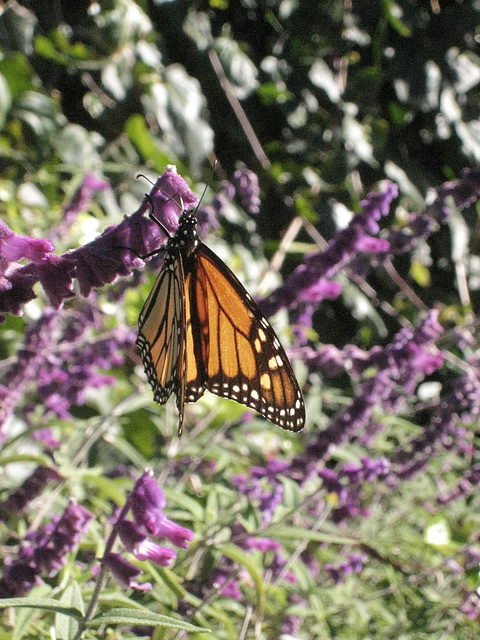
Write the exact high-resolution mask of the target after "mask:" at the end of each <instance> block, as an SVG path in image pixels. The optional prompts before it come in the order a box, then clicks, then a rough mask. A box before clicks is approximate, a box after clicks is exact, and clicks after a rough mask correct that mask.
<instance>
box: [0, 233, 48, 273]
mask: <svg viewBox="0 0 480 640" xmlns="http://www.w3.org/2000/svg"><path fill="white" fill-rule="evenodd" d="M54 249H55V247H54V246H53V244H52V243H51V242H50V240H43V239H41V238H28V237H27V236H18V235H17V234H16V233H14V232H13V231H12V230H11V229H9V228H8V226H7V225H6V224H5V223H4V222H2V221H1V220H0V273H5V271H6V268H7V266H8V262H18V260H21V259H22V258H26V259H27V260H31V261H32V262H41V261H42V260H44V259H45V258H46V257H47V256H48V254H50V253H51V252H52V251H53V250H54Z"/></svg>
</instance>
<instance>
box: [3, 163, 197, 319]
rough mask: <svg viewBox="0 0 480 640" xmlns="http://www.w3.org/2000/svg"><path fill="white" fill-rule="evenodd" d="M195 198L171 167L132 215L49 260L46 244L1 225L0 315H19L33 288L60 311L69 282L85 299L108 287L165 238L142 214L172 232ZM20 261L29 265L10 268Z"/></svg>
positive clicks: (69, 289) (49, 248)
mask: <svg viewBox="0 0 480 640" xmlns="http://www.w3.org/2000/svg"><path fill="white" fill-rule="evenodd" d="M196 202H197V198H196V196H195V195H194V194H193V193H192V192H191V191H190V189H189V188H188V186H187V184H186V182H185V181H184V180H183V178H181V177H180V176H179V175H177V173H176V172H175V170H174V169H172V168H168V169H167V171H166V172H165V173H164V174H163V175H162V176H160V177H159V178H158V180H157V182H156V183H155V185H154V187H153V188H152V191H151V193H150V195H149V196H148V197H147V198H145V199H144V201H143V202H142V204H141V206H140V208H139V209H138V211H137V212H136V213H134V214H133V215H131V216H129V217H125V219H124V220H123V222H121V223H120V224H119V225H117V226H114V227H109V228H108V229H106V230H105V231H104V232H103V234H102V235H101V236H99V237H98V238H96V239H95V240H94V241H93V242H90V243H89V244H87V245H85V246H83V247H80V248H79V249H75V250H73V251H70V252H69V253H67V254H65V255H64V256H50V254H51V252H52V251H53V248H54V247H53V245H52V243H51V242H50V241H49V240H36V239H33V238H24V237H21V236H16V234H14V233H13V231H11V230H10V229H9V228H8V227H7V226H6V225H5V224H4V223H2V225H1V226H0V276H2V277H1V278H0V313H1V312H4V313H10V314H15V315H19V314H20V312H21V309H22V306H23V305H24V304H25V302H28V301H29V300H32V299H33V298H34V297H35V294H34V292H33V285H34V284H35V283H36V282H37V281H38V280H40V281H41V282H42V284H44V285H45V291H46V293H47V295H48V296H49V299H50V302H51V304H52V306H54V307H55V308H60V306H61V304H62V302H63V300H65V299H66V298H69V297H72V295H73V294H72V279H73V277H76V278H77V280H78V285H79V289H80V293H81V294H82V295H83V296H88V294H89V293H90V291H91V290H92V289H94V288H100V287H102V286H104V285H105V284H111V283H112V282H113V281H114V280H115V279H116V278H117V277H118V276H127V275H130V273H131V269H132V268H133V267H134V266H139V265H140V264H141V263H140V261H139V259H138V257H137V256H139V255H140V256H141V255H147V254H148V253H150V252H151V251H152V250H155V249H157V248H158V246H159V244H160V241H161V239H162V238H163V239H164V234H163V233H162V231H161V230H160V228H159V226H158V225H157V224H155V222H153V221H152V220H148V219H147V218H145V216H144V213H145V212H146V211H151V213H152V214H153V215H154V216H155V218H157V220H159V221H160V222H161V223H162V224H164V226H165V227H166V228H167V230H168V231H170V232H173V231H174V230H175V229H176V227H177V223H178V218H179V216H180V213H181V211H182V207H187V208H189V207H192V206H194V205H195V204H196ZM49 256H50V257H49ZM22 257H25V258H27V259H29V260H31V262H30V263H29V264H27V265H25V266H21V267H17V268H15V269H13V266H12V265H13V261H16V260H19V259H20V258H22Z"/></svg>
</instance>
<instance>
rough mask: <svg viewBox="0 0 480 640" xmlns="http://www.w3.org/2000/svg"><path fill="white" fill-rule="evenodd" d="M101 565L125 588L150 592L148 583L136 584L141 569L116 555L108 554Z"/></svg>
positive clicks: (150, 587) (150, 586)
mask: <svg viewBox="0 0 480 640" xmlns="http://www.w3.org/2000/svg"><path fill="white" fill-rule="evenodd" d="M103 564H104V565H105V566H106V567H108V568H109V569H110V571H111V572H112V573H113V575H114V576H115V578H116V579H117V580H118V582H119V583H120V584H121V585H123V586H124V587H126V588H129V589H136V590H137V591H150V590H151V589H152V585H151V584H150V583H149V582H137V581H136V580H135V579H134V578H137V577H138V576H139V575H140V574H141V573H142V571H141V569H139V568H138V567H136V566H135V565H134V564H132V563H131V562H129V561H128V560H125V558H123V557H122V556H121V555H119V554H118V553H109V554H108V555H106V556H104V558H103Z"/></svg>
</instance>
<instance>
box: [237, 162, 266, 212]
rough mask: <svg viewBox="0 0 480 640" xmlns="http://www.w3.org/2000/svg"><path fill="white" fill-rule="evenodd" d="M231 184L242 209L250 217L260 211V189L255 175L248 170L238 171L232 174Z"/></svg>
mask: <svg viewBox="0 0 480 640" xmlns="http://www.w3.org/2000/svg"><path fill="white" fill-rule="evenodd" d="M233 184H234V185H235V188H236V190H237V193H238V195H239V196H240V199H241V202H242V207H243V208H244V209H245V211H248V213H250V214H251V215H256V214H257V213H258V212H259V211H260V188H259V186H258V177H257V174H255V173H253V171H250V170H249V169H238V170H237V171H235V173H234V174H233Z"/></svg>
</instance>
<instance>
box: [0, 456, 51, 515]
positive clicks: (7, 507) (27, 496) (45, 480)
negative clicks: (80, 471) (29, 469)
mask: <svg viewBox="0 0 480 640" xmlns="http://www.w3.org/2000/svg"><path fill="white" fill-rule="evenodd" d="M59 480H60V476H59V475H58V473H57V472H56V471H55V470H54V469H52V468H51V467H42V466H40V467H37V468H36V469H35V471H34V472H33V473H32V475H31V476H29V477H28V478H27V479H26V480H25V481H24V482H23V484H22V485H21V486H20V487H19V488H18V489H16V490H15V491H13V492H12V493H11V494H10V495H9V496H8V498H7V499H6V500H3V501H2V502H0V518H1V519H2V520H3V519H6V518H7V517H9V516H16V517H18V516H20V515H21V514H23V513H25V511H26V510H27V508H28V505H29V504H30V502H31V501H32V500H34V499H35V498H37V497H38V496H39V495H40V494H41V493H42V491H43V490H44V489H45V487H46V486H47V485H48V484H50V483H51V482H55V481H59Z"/></svg>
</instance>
